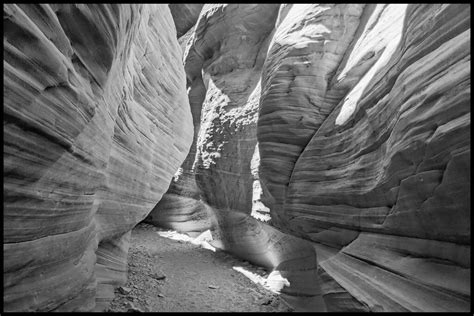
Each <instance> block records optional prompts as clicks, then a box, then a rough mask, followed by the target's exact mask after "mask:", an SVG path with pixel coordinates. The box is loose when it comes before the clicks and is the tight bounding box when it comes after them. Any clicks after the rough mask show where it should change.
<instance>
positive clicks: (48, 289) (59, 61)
mask: <svg viewBox="0 0 474 316" xmlns="http://www.w3.org/2000/svg"><path fill="white" fill-rule="evenodd" d="M3 9H4V110H3V111H4V112H3V113H4V217H3V218H4V226H3V228H4V235H3V237H4V310H5V311H90V310H93V309H94V308H97V307H98V306H100V305H101V304H102V303H104V302H105V301H106V300H107V299H108V297H107V296H110V293H111V295H112V296H113V291H112V292H110V291H111V289H113V286H114V285H116V284H118V283H120V282H123V281H124V280H125V278H126V257H127V251H128V238H129V231H130V230H131V229H132V228H133V227H134V226H135V225H136V224H137V223H138V222H140V221H141V220H142V219H143V218H144V217H145V216H146V215H147V214H148V213H149V212H150V211H151V210H152V208H153V207H154V205H155V204H156V203H157V202H158V201H159V200H160V198H161V196H162V195H163V193H164V192H165V191H166V189H167V188H168V185H169V183H170V180H171V178H172V176H173V174H174V173H175V171H176V169H177V168H178V167H179V165H180V164H181V163H182V162H183V160H184V158H185V156H186V154H187V153H188V150H189V146H190V145H191V141H192V134H193V126H192V117H191V113H190V110H189V102H188V99H187V96H186V89H185V82H186V80H185V73H184V68H183V66H182V63H181V49H180V47H179V44H178V42H177V39H176V37H177V36H176V29H175V26H174V22H173V19H172V16H171V13H170V11H169V9H168V6H167V5H155V4H146V5H142V4H77V5H68V4H51V5H47V4H4V6H3ZM96 303H97V304H96Z"/></svg>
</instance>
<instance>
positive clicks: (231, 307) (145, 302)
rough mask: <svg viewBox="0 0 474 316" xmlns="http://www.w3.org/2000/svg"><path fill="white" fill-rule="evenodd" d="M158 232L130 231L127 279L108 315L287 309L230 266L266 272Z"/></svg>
mask: <svg viewBox="0 0 474 316" xmlns="http://www.w3.org/2000/svg"><path fill="white" fill-rule="evenodd" d="M158 231H160V229H158V228H156V227H154V226H152V225H148V224H143V223H142V224H139V225H137V226H136V227H135V228H134V229H133V231H132V237H131V243H130V250H129V256H128V268H129V275H128V281H127V284H125V285H124V286H123V287H124V288H125V289H120V288H118V289H117V290H116V294H115V299H114V300H113V301H112V303H111V307H110V309H109V311H113V312H126V311H127V310H129V309H130V308H132V309H133V308H135V309H137V310H139V311H143V312H279V311H281V312H284V311H289V309H288V307H287V306H286V305H285V304H284V303H283V302H282V301H281V300H280V299H279V298H278V296H277V295H275V294H273V293H272V292H270V291H268V290H266V289H264V288H263V287H261V286H260V285H256V284H254V283H253V282H251V281H250V280H249V279H248V278H247V277H245V276H244V275H243V274H241V273H239V272H237V271H235V270H233V269H232V268H233V267H243V268H245V269H246V270H248V271H251V272H253V273H257V274H259V275H261V276H266V275H268V272H267V271H265V270H263V269H262V268H258V267H256V266H254V265H252V264H250V263H248V262H246V261H243V260H240V259H237V258H235V257H232V256H231V255H229V254H226V253H224V252H221V251H217V252H213V251H210V250H207V249H203V248H201V247H200V246H198V245H193V244H191V243H188V242H181V241H176V240H171V239H168V238H164V237H161V236H160V235H159V234H158ZM163 276H164V277H165V278H164V279H163ZM121 290H122V291H121ZM124 290H125V291H124ZM128 290H130V292H129V293H127V294H124V293H123V292H125V293H126V292H128ZM121 292H122V293H121Z"/></svg>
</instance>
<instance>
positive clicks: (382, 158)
mask: <svg viewBox="0 0 474 316" xmlns="http://www.w3.org/2000/svg"><path fill="white" fill-rule="evenodd" d="M469 9H470V7H469V5H463V4H424V5H422V4H409V5H406V4H405V5H404V4H366V5H365V4H281V5H271V4H259V5H253V4H240V5H239V4H229V5H217V4H214V5H205V6H204V7H202V9H201V13H200V15H199V17H198V19H197V22H196V24H195V26H194V27H193V28H190V29H189V30H188V34H187V36H186V41H187V45H186V49H185V52H184V57H183V60H184V64H185V69H186V75H187V85H188V97H189V102H190V105H191V108H192V113H193V121H194V127H195V131H194V141H193V145H192V147H191V151H190V152H189V154H188V156H187V158H186V160H185V163H184V164H183V165H182V166H181V168H180V170H179V172H178V173H177V174H176V175H175V178H174V180H173V182H172V184H171V186H170V188H169V190H168V192H167V193H166V194H165V195H164V197H163V199H162V200H161V201H160V203H159V204H158V205H157V206H156V207H155V209H154V210H153V212H152V213H151V214H150V217H149V218H148V220H149V221H151V222H154V223H156V224H158V225H162V226H166V227H170V228H174V229H178V230H181V231H185V232H190V233H193V234H197V233H199V232H202V231H203V230H205V229H209V228H210V229H211V230H212V232H213V235H214V237H215V238H216V239H218V240H219V241H220V242H221V247H222V248H224V249H226V250H227V251H230V252H233V253H235V254H237V255H239V256H241V257H244V258H247V259H250V260H252V261H253V262H256V263H258V264H261V265H264V266H267V267H270V268H272V269H277V268H278V265H280V264H282V263H283V262H291V259H290V258H293V259H298V260H295V261H294V262H293V263H290V264H288V265H286V266H287V267H288V266H290V268H291V269H290V270H292V277H294V275H296V274H299V275H300V279H301V278H303V279H304V281H305V282H306V284H308V280H312V283H314V284H316V283H320V285H321V287H322V288H321V292H320V293H317V292H318V285H315V287H314V288H313V289H309V290H308V289H306V290H308V291H307V292H305V291H306V290H305V289H303V288H304V286H305V285H304V283H305V282H302V281H301V280H300V281H298V280H297V278H294V279H293V280H292V282H290V283H292V284H293V285H292V286H291V287H290V288H291V289H286V291H289V292H291V291H296V293H293V294H295V295H293V297H287V299H288V300H292V299H295V298H297V297H298V296H299V297H301V296H302V295H306V296H307V297H309V296H313V297H314V298H316V297H317V296H318V295H321V294H322V297H323V298H324V302H325V305H326V308H327V310H329V311H467V310H469V306H470V105H469V103H470V46H469V44H470V15H469ZM196 12H197V10H196ZM256 208H258V209H259V210H256ZM268 210H269V211H270V216H271V220H270V222H269V223H270V224H271V225H272V226H274V227H276V228H278V229H275V228H274V227H271V226H268V225H266V224H264V223H261V222H258V221H257V220H256V219H254V218H253V217H256V218H260V219H265V220H266V219H267V218H265V216H266V215H268ZM249 214H252V215H253V217H250V216H249ZM264 215H265V216H264ZM295 238H296V239H295ZM301 238H303V239H304V240H303V239H301ZM283 241H284V242H283ZM306 243H310V244H311V245H312V246H311V247H312V248H314V249H315V250H316V253H317V260H318V267H319V268H318V273H317V275H310V274H305V273H303V272H302V271H304V270H305V267H304V265H305V264H308V267H310V268H308V267H306V268H307V269H306V270H308V271H314V267H313V266H312V263H311V262H310V261H311V260H316V254H314V255H313V254H312V253H311V250H308V248H306V246H303V247H302V248H301V249H303V248H304V250H301V249H300V248H298V247H297V246H296V245H297V244H305V245H306ZM277 245H280V246H277ZM276 248H278V249H276ZM294 249H300V250H299V251H293V250H294ZM289 253H292V255H286V254H289ZM275 254H277V255H282V254H283V255H282V257H284V259H281V260H283V261H281V260H280V259H278V260H276V261H273V262H270V261H271V260H270V261H269V258H271V257H272V258H274V257H275ZM301 258H306V259H301ZM299 259H301V260H299ZM298 265H300V267H297V266H298ZM282 269H283V268H282ZM283 270H284V269H283ZM301 273H303V274H301ZM302 276H303V277H302ZM290 278H291V277H290ZM310 283H311V282H310ZM284 291H285V289H284V290H283V293H284ZM292 303H294V305H296V306H299V307H300V309H301V310H307V308H315V307H317V306H314V305H311V304H309V305H307V304H306V303H304V302H302V301H301V299H299V301H293V302H292ZM305 304H306V305H305Z"/></svg>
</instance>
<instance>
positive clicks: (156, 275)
mask: <svg viewBox="0 0 474 316" xmlns="http://www.w3.org/2000/svg"><path fill="white" fill-rule="evenodd" d="M150 276H151V277H152V278H153V279H156V280H164V279H166V275H164V274H161V273H152V274H150Z"/></svg>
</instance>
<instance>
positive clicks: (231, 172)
mask: <svg viewBox="0 0 474 316" xmlns="http://www.w3.org/2000/svg"><path fill="white" fill-rule="evenodd" d="M278 8H279V5H274V4H258V5H254V4H228V5H225V4H213V5H205V6H204V7H203V8H202V11H201V15H200V17H199V20H198V22H197V24H196V26H195V31H194V33H193V34H192V36H191V38H190V39H189V41H188V43H187V47H186V51H185V57H184V64H185V69H186V75H187V81H188V89H189V90H188V97H189V103H190V105H191V111H192V113H193V121H194V131H195V134H194V141H193V144H192V146H191V149H190V152H189V154H188V156H187V158H186V160H185V162H184V163H183V165H182V166H181V168H180V170H179V171H178V172H177V174H176V176H175V178H174V180H173V182H172V184H171V186H170V188H169V190H168V192H167V194H165V195H164V197H163V199H162V200H161V201H160V203H159V204H158V205H157V206H156V208H155V209H154V211H153V212H152V213H151V214H150V217H149V220H150V221H151V222H154V223H157V224H159V225H161V226H165V227H170V228H173V229H177V230H180V231H186V232H200V231H203V230H204V229H207V228H210V227H212V225H213V224H212V223H215V219H214V218H213V217H214V215H215V213H216V210H217V209H231V210H237V211H241V212H245V213H248V214H249V213H250V210H251V209H252V200H253V183H254V181H255V178H256V177H258V175H257V173H256V172H252V168H251V161H252V157H254V155H255V152H256V145H257V138H256V123H257V117H258V104H259V96H260V74H261V69H262V65H263V62H264V60H265V55H266V50H267V48H268V43H269V38H270V37H269V34H270V33H271V32H272V29H273V25H274V23H275V20H276V18H277V15H278ZM217 213H220V212H219V211H217Z"/></svg>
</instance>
